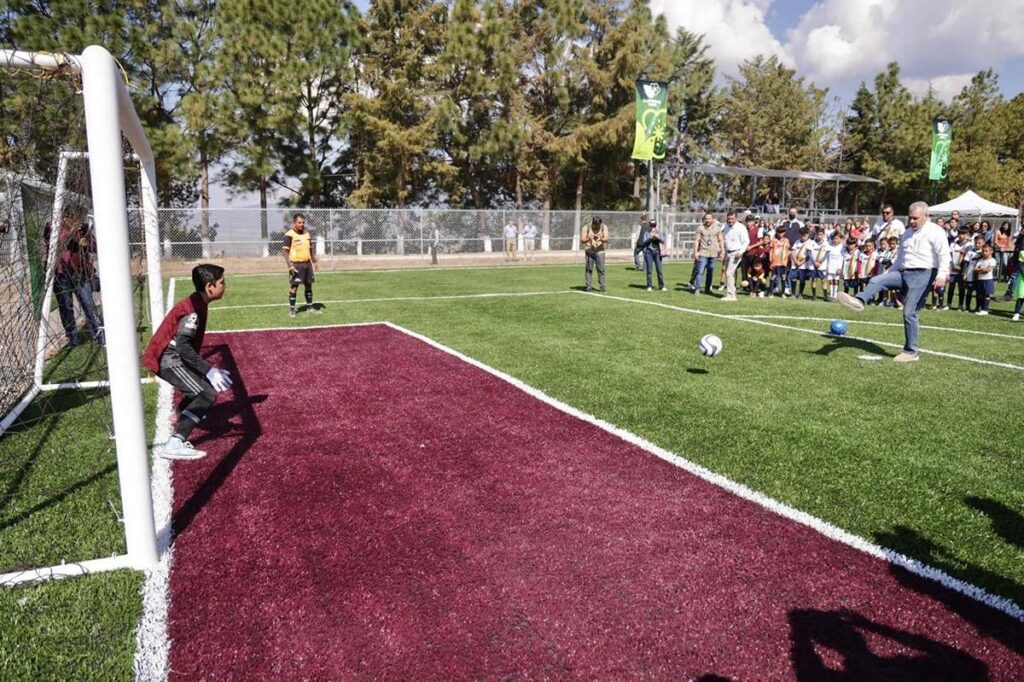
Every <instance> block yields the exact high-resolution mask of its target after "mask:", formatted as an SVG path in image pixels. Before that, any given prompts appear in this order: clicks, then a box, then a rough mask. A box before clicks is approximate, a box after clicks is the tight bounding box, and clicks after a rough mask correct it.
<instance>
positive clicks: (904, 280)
mask: <svg viewBox="0 0 1024 682" xmlns="http://www.w3.org/2000/svg"><path fill="white" fill-rule="evenodd" d="M909 216H910V217H909V220H910V229H909V230H907V231H906V232H904V233H903V236H902V237H900V246H899V252H898V253H897V254H896V260H895V261H894V262H893V265H892V268H890V269H889V271H888V272H886V273H884V274H881V275H878V276H877V277H872V278H871V281H869V282H868V285H867V287H866V288H865V289H864V291H862V292H860V293H859V294H857V295H856V296H851V295H849V294H847V293H846V292H842V293H840V294H839V302H840V303H841V304H843V305H844V306H846V307H847V308H849V309H850V310H853V311H854V312H860V311H862V310H864V305H865V304H866V303H867V302H868V301H870V300H872V299H873V298H874V297H875V296H877V295H878V294H879V293H881V292H882V291H886V290H888V289H900V290H901V291H902V292H903V333H904V336H905V341H904V343H903V352H902V353H900V354H899V355H897V356H896V357H894V358H893V360H894V361H895V362H917V359H918V355H917V337H918V321H917V315H918V313H919V312H920V310H921V308H922V307H924V303H925V300H926V299H927V298H928V292H929V290H931V289H935V290H939V289H942V287H944V286H946V278H948V277H949V242H948V241H947V240H946V233H945V231H944V230H943V229H942V228H941V227H939V226H938V225H936V224H935V223H933V222H932V221H931V220H929V219H928V204H926V203H925V202H923V201H916V202H914V203H913V204H911V205H910V211H909Z"/></svg>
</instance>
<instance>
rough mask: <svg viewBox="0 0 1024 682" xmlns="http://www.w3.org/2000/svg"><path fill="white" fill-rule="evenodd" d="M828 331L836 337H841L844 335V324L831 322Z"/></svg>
mask: <svg viewBox="0 0 1024 682" xmlns="http://www.w3.org/2000/svg"><path fill="white" fill-rule="evenodd" d="M828 330H829V331H830V332H832V333H833V334H835V335H836V336H842V335H843V334H845V333H846V322H845V321H843V320H832V324H830V325H829V326H828Z"/></svg>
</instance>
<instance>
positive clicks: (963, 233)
mask: <svg viewBox="0 0 1024 682" xmlns="http://www.w3.org/2000/svg"><path fill="white" fill-rule="evenodd" d="M971 249H972V246H971V243H970V240H969V239H968V238H967V228H966V227H961V228H960V229H959V231H958V233H957V237H956V241H954V242H953V243H952V244H950V245H949V281H948V282H947V283H946V305H944V306H943V307H942V309H943V310H949V306H950V305H951V304H952V303H953V294H954V291H957V292H959V298H958V299H957V305H956V309H957V310H963V307H964V294H965V292H966V289H967V286H966V282H965V281H964V273H963V262H964V255H965V254H969V253H970V252H971Z"/></svg>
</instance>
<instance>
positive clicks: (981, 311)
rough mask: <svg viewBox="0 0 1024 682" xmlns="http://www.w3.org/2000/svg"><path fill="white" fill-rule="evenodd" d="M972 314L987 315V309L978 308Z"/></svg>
mask: <svg viewBox="0 0 1024 682" xmlns="http://www.w3.org/2000/svg"><path fill="white" fill-rule="evenodd" d="M974 314H975V315H988V311H987V310H979V311H978V312H976V313H974Z"/></svg>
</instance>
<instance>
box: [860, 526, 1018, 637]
mask: <svg viewBox="0 0 1024 682" xmlns="http://www.w3.org/2000/svg"><path fill="white" fill-rule="evenodd" d="M874 539H875V541H876V542H877V543H878V544H880V545H881V546H883V547H887V548H889V549H890V550H894V551H896V552H900V553H902V554H904V555H906V556H909V557H913V558H914V559H915V560H917V561H920V562H922V563H924V564H926V565H928V566H932V567H934V568H937V569H939V570H941V571H943V572H944V573H946V574H948V575H951V576H955V577H961V578H962V579H964V580H968V581H969V582H971V583H974V584H976V585H978V586H979V587H982V588H984V589H986V590H988V591H989V592H991V593H993V594H995V595H997V596H999V597H1004V598H1007V599H1010V600H1012V601H1014V602H1016V603H1018V604H1019V603H1022V598H1024V586H1022V585H1021V584H1020V583H1018V582H1016V581H1014V580H1013V579H1011V578H1007V577H1005V576H1002V575H999V574H998V573H995V572H994V571H992V570H989V569H987V568H982V567H981V566H976V565H973V564H965V562H964V561H963V559H962V558H961V557H957V556H950V555H949V553H948V552H947V550H946V549H945V548H943V547H941V546H940V545H938V544H936V543H935V542H932V541H931V540H929V539H928V538H926V537H924V536H923V535H921V534H920V533H919V532H917V531H916V530H914V529H912V528H908V527H906V526H895V527H894V528H893V529H892V530H891V531H888V532H876V533H875V534H874ZM889 571H890V572H891V573H892V574H893V575H894V576H895V577H896V579H897V580H898V581H899V582H900V584H901V585H903V586H904V587H907V588H909V589H912V590H914V591H915V592H919V593H921V594H924V595H927V596H928V597H929V598H931V599H934V600H936V601H938V602H941V603H942V604H944V605H945V606H946V608H947V609H948V610H949V611H951V612H953V613H956V614H957V615H959V616H960V617H962V618H963V619H964V620H966V621H967V622H969V623H971V624H973V625H974V627H976V628H977V629H978V631H979V632H982V633H984V634H986V635H988V636H989V637H992V638H994V639H997V640H999V641H1000V642H1002V643H1003V644H1004V645H1005V646H1006V647H1007V648H1009V649H1011V650H1012V651H1014V652H1016V653H1017V654H1019V655H1021V656H1024V628H1022V627H1021V624H1020V622H1019V621H1017V620H1015V619H1014V618H1012V617H1011V616H1009V615H1006V614H1004V613H1002V612H1000V611H996V610H995V609H993V608H991V607H989V606H986V605H985V604H982V603H981V602H980V601H977V600H976V599H973V598H971V597H968V596H966V595H964V594H961V593H960V592H956V591H954V590H952V589H949V588H947V587H944V586H943V585H941V584H939V583H938V582H936V581H935V580H931V579H929V578H925V577H922V576H920V575H917V574H915V573H911V572H910V571H908V570H906V569H905V568H902V567H901V566H898V565H897V564H890V567H889Z"/></svg>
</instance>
